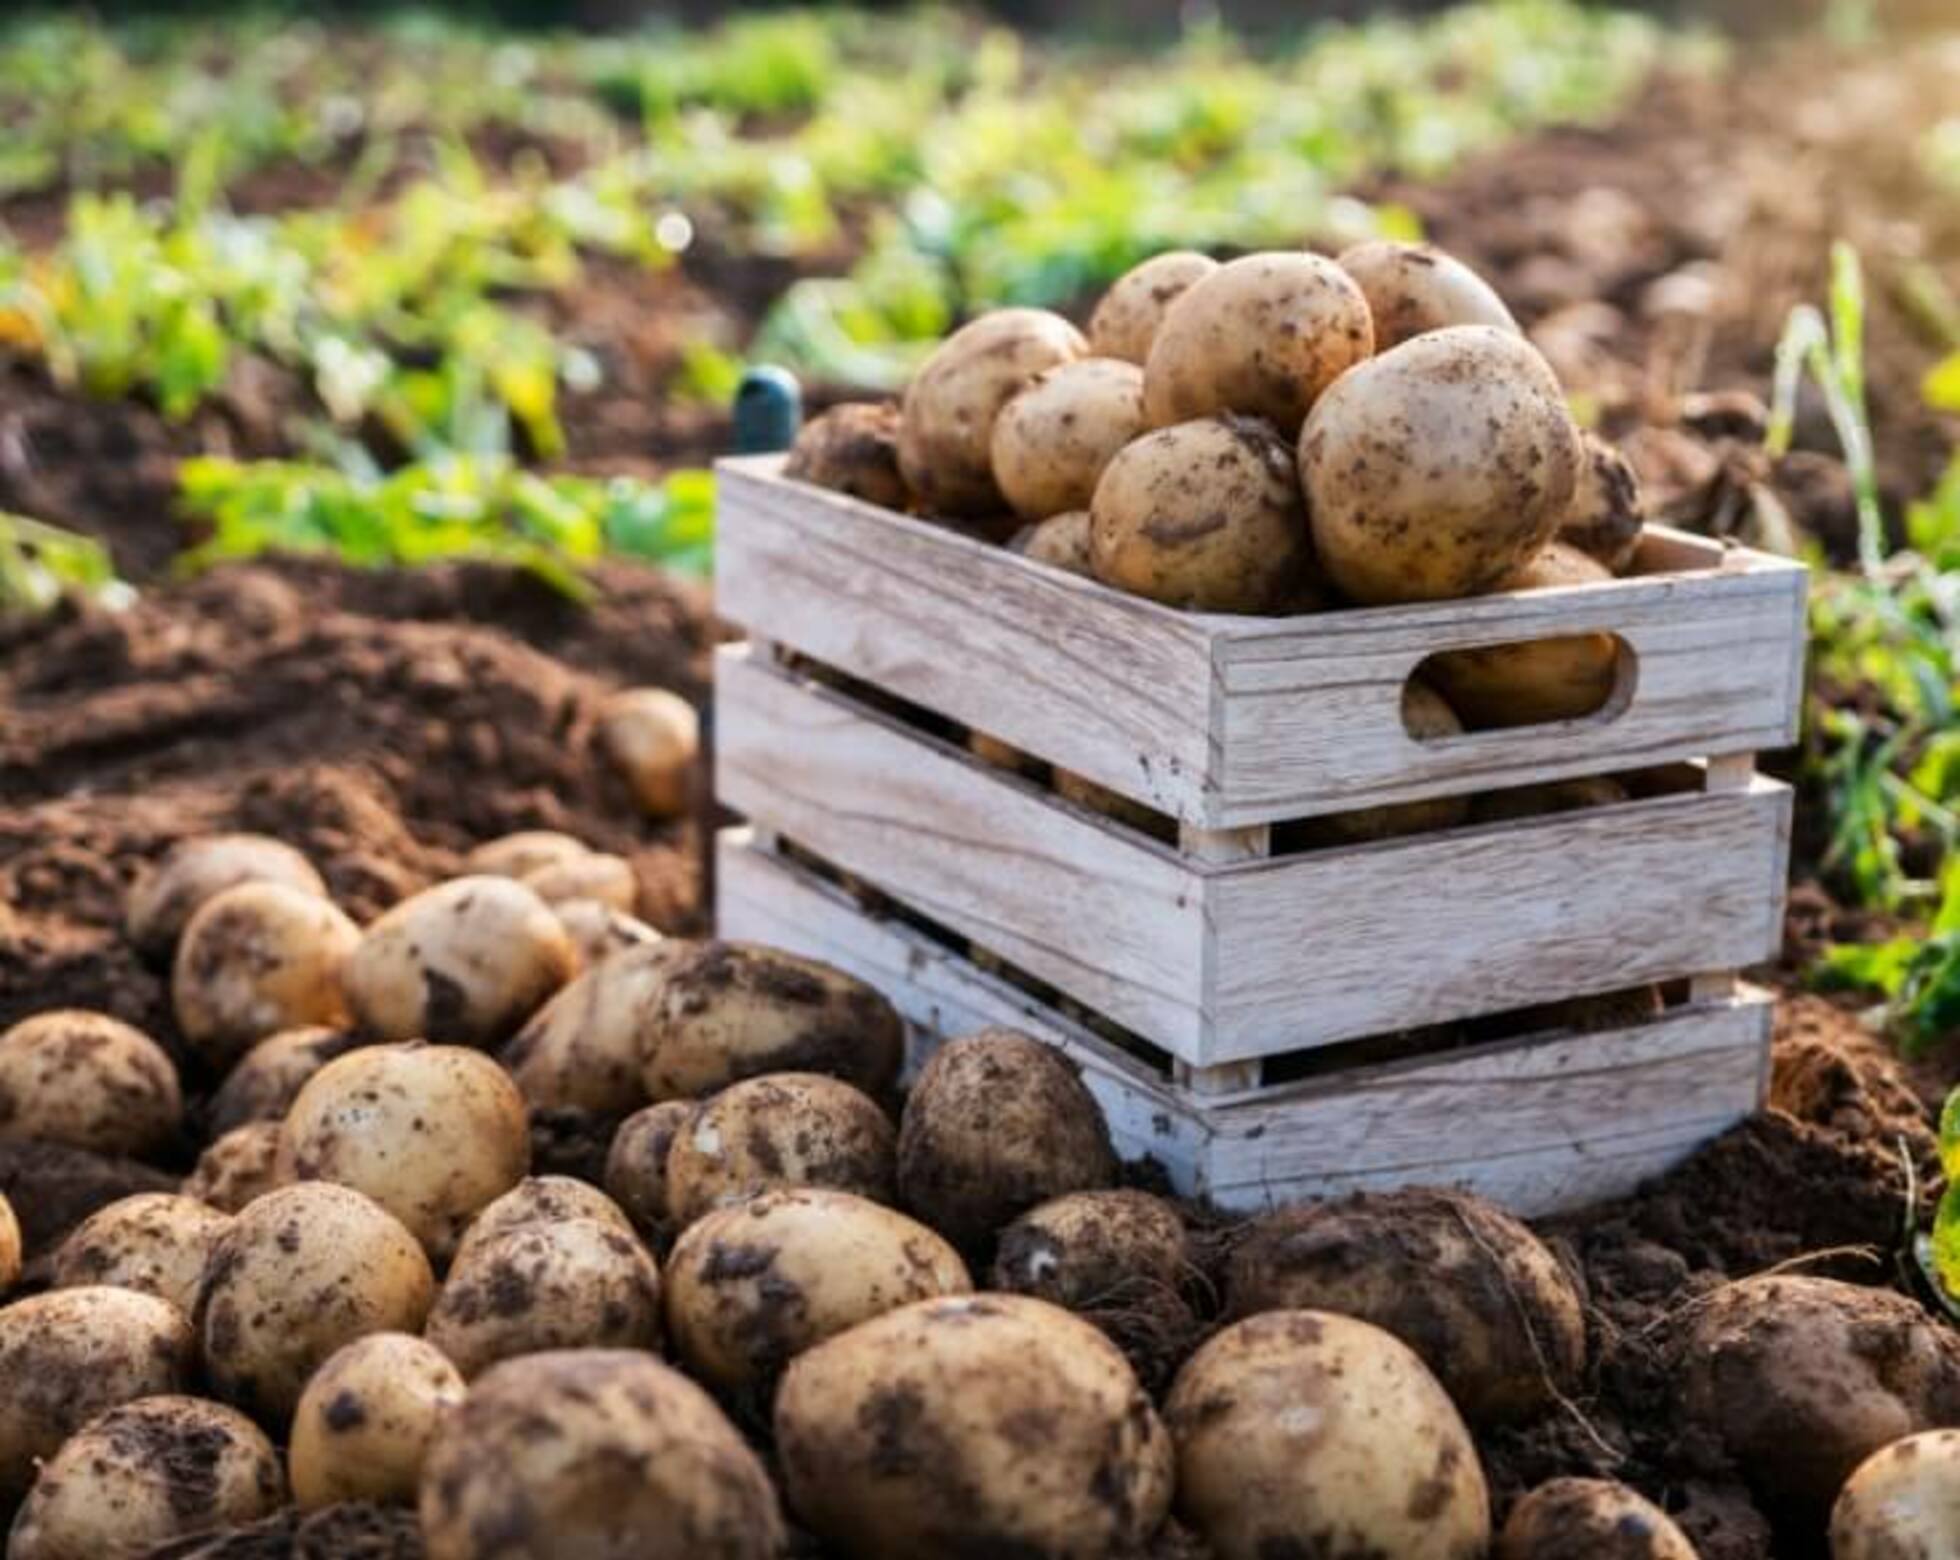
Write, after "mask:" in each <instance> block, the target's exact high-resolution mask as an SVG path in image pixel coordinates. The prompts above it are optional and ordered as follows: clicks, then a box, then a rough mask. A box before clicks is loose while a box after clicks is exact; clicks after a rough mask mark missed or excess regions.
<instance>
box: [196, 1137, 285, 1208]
mask: <svg viewBox="0 0 1960 1560" xmlns="http://www.w3.org/2000/svg"><path fill="white" fill-rule="evenodd" d="M278 1158H279V1123H278V1122H276V1121H248V1122H246V1123H245V1125H244V1126H242V1127H233V1128H232V1129H231V1131H229V1132H227V1133H225V1134H224V1135H223V1136H222V1137H219V1138H216V1139H213V1141H212V1142H211V1144H210V1145H209V1146H208V1147H207V1148H206V1149H205V1150H204V1152H203V1153H202V1154H200V1155H198V1157H197V1164H196V1165H195V1166H194V1167H193V1168H192V1170H191V1173H190V1174H189V1175H187V1176H185V1177H184V1180H183V1184H182V1185H181V1186H180V1187H179V1188H178V1190H179V1191H181V1192H182V1193H183V1194H184V1195H185V1196H186V1197H190V1198H194V1199H195V1200H196V1201H198V1202H201V1203H206V1204H208V1205H209V1206H211V1207H213V1208H216V1209H219V1210H220V1211H221V1212H224V1213H237V1212H239V1211H240V1210H241V1209H243V1208H244V1207H245V1206H246V1205H247V1204H248V1203H250V1202H251V1201H252V1200H253V1199H254V1198H258V1197H263V1196H264V1195H265V1194H266V1193H267V1192H269V1191H271V1190H272V1189H273V1188H274V1187H275V1186H277V1185H278V1184H279V1181H278V1172H277V1169H276V1166H277V1162H278Z"/></svg>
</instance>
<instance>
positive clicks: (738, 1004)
mask: <svg viewBox="0 0 1960 1560" xmlns="http://www.w3.org/2000/svg"><path fill="white" fill-rule="evenodd" d="M904 1048H905V1025H904V1022H903V1021H902V1020H901V1019H900V1018H899V1016H898V1010H897V1009H896V1008H894V1007H893V1006H892V1005H891V1003H889V1002H887V1001H886V1000H885V999H884V997H882V996H881V995H880V994H879V993H878V992H876V991H874V990H872V989H871V987H869V986H867V985H866V984H865V983H864V982H863V981H861V980H857V979H855V978H854V977H852V976H850V975H846V974H845V973H844V972H843V971H842V970H839V969H833V968H832V967H831V966H830V965H828V964H823V963H820V962H818V961H817V960H815V959H805V958H800V957H798V956H797V955H795V954H792V953H784V952H782V951H781V950H780V949H776V948H764V947H761V946H759V945H757V944H754V943H731V942H705V943H694V944H690V945H688V946H687V947H686V948H685V949H684V950H683V951H682V954H681V957H680V959H679V960H678V961H677V962H676V963H675V964H674V965H673V966H672V967H671V968H670V969H668V970H666V971H665V972H664V979H663V982H662V988H661V992H660V997H659V1000H658V1001H657V1002H656V1003H655V1004H654V1008H653V1015H652V1025H651V1027H650V1028H649V1029H648V1030H647V1031H646V1034H645V1042H644V1050H643V1052H642V1055H643V1056H644V1057H645V1066H644V1069H643V1079H644V1082H645V1085H646V1092H647V1094H648V1095H649V1096H650V1097H651V1098H652V1099H655V1100H670V1099H699V1098H700V1097H701V1096H703V1095H707V1094H712V1093H713V1092H714V1091H715V1090H717V1089H722V1088H726V1087H727V1086H728V1085H729V1084H731V1083H735V1082H737V1081H738V1080H740V1079H743V1078H753V1077H756V1076H757V1075H759V1074H762V1073H772V1072H820V1073H827V1074H829V1075H830V1076H831V1077H834V1078H842V1079H843V1080H844V1081H845V1082H846V1083H850V1084H855V1085H856V1086H857V1087H858V1088H860V1089H862V1090H864V1091H865V1093H867V1094H870V1095H873V1096H882V1095H885V1094H888V1093H889V1092H890V1090H891V1088H892V1085H893V1084H894V1083H896V1082H897V1080H898V1068H899V1063H900V1060H901V1059H902V1057H903V1054H904Z"/></svg>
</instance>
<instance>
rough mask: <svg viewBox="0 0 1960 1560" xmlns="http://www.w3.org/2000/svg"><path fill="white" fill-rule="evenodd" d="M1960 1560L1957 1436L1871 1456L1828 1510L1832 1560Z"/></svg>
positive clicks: (1947, 1433) (1910, 1439)
mask: <svg viewBox="0 0 1960 1560" xmlns="http://www.w3.org/2000/svg"><path fill="white" fill-rule="evenodd" d="M1956 1554H1960V1430H1927V1431H1924V1432H1922V1433H1921V1434H1919V1435H1909V1436H1906V1437H1905V1438H1904V1439H1902V1440H1898V1441H1894V1442H1893V1443H1892V1444H1891V1445H1890V1446H1887V1447H1884V1448H1882V1449H1880V1450H1879V1451H1876V1452H1873V1453H1872V1454H1871V1456H1869V1457H1867V1458H1866V1459H1865V1460H1864V1461H1863V1462H1862V1463H1860V1464H1859V1465H1858V1469H1857V1471H1856V1472H1855V1473H1853V1474H1852V1475H1851V1478H1850V1480H1849V1481H1848V1482H1847V1483H1846V1484H1845V1486H1844V1489H1843V1491H1842V1492H1841V1493H1840V1494H1839V1495H1838V1498H1837V1504H1836V1505H1835V1506H1834V1507H1832V1509H1831V1560H1945V1557H1946V1556H1949V1555H1956ZM1670 1560H1671V1557H1670Z"/></svg>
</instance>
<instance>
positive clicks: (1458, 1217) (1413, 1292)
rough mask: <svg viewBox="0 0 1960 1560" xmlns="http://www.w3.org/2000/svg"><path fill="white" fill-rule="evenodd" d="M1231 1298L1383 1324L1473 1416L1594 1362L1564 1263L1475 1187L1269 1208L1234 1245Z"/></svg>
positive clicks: (1516, 1412) (1495, 1415)
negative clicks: (1471, 1190) (1472, 1191)
mask: <svg viewBox="0 0 1960 1560" xmlns="http://www.w3.org/2000/svg"><path fill="white" fill-rule="evenodd" d="M1225 1307H1226V1314H1227V1315H1229V1316H1233V1317H1242V1316H1251V1315H1253V1314H1255V1313H1257V1312H1260V1311H1278V1310H1314V1311H1338V1312H1340V1313H1341V1314H1342V1315H1344V1316H1358V1317H1360V1318H1361V1319H1362V1320H1363V1321H1366V1322H1371V1323H1373V1324H1374V1325H1375V1326H1377V1327H1380V1328H1383V1329H1384V1330H1386V1331H1388V1332H1391V1333H1393V1334H1394V1335H1395V1336H1396V1337H1397V1338H1400V1339H1401V1340H1402V1342H1404V1343H1405V1344H1407V1345H1408V1346H1409V1347H1410V1348H1412V1349H1414V1350H1415V1351H1416V1353H1417V1354H1418V1355H1420V1356H1421V1357H1422V1359H1423V1361H1424V1363H1425V1364H1427V1365H1428V1366H1429V1368H1430V1369H1431V1370H1433V1371H1435V1372H1436V1374H1437V1375H1438V1376H1439V1377H1440V1378H1441V1379H1442V1382H1443V1385H1444V1386H1445V1387H1446V1388H1448V1390H1449V1394H1450V1397H1451V1398H1452V1399H1453V1400H1454V1401H1455V1403H1456V1406H1457V1407H1458V1408H1459V1409H1461V1410H1462V1412H1463V1417H1464V1418H1465V1419H1467V1420H1469V1421H1470V1423H1472V1424H1473V1425H1489V1424H1501V1423H1504V1422H1507V1421H1510V1420H1516V1419H1520V1418H1523V1417H1525V1416H1527V1415H1530V1414H1533V1413H1536V1412H1538V1411H1539V1410H1540V1409H1543V1408H1544V1407H1546V1406H1547V1405H1548V1404H1549V1403H1550V1402H1551V1401H1552V1393H1553V1392H1554V1391H1563V1390H1569V1389H1570V1388H1571V1387H1572V1386H1573V1384H1574V1382H1575V1381H1576V1379H1577V1377H1578V1375H1579V1372H1580V1371H1581V1370H1582V1369H1584V1367H1585V1361H1586V1326H1585V1313H1584V1309H1583V1305H1582V1302H1581V1300H1580V1296H1579V1293H1578V1291H1577V1289H1576V1288H1575V1287H1574V1285H1573V1283H1572V1280H1571V1278H1570V1277H1569V1276H1568V1275H1567V1274H1566V1271H1565V1269H1564V1268H1563V1267H1561V1266H1560V1265H1559V1262H1558V1259H1557V1258H1556V1257H1554V1256H1553V1255H1552V1253H1551V1252H1550V1251H1549V1250H1548V1249H1547V1248H1546V1246H1545V1245H1544V1243H1543V1242H1542V1241H1540V1240H1539V1239H1538V1237H1537V1236H1536V1235H1534V1234H1532V1233H1531V1231H1530V1230H1528V1229H1526V1228H1525V1226H1524V1225H1523V1224H1521V1223H1519V1222H1518V1221H1517V1220H1516V1219H1514V1218H1512V1217H1511V1216H1510V1215H1509V1214H1508V1213H1506V1212H1504V1210H1503V1209H1501V1208H1499V1207H1497V1206H1496V1205H1494V1204H1492V1203H1488V1202H1485V1201H1484V1200H1483V1199H1482V1198H1480V1197H1475V1196H1472V1195H1471V1194H1470V1193H1468V1192H1457V1191H1444V1190H1439V1189H1433V1188H1429V1187H1410V1188H1407V1189H1405V1190H1402V1191H1394V1192H1361V1193H1357V1194H1355V1195H1354V1196H1352V1197H1347V1198H1343V1199H1341V1200H1339V1201H1335V1202H1325V1203H1310V1204H1306V1205H1303V1206H1300V1207H1297V1208H1286V1209H1282V1210H1280V1211H1278V1212H1276V1213H1271V1214H1267V1215H1265V1216H1264V1217H1262V1218H1260V1219H1257V1220H1255V1221H1253V1223H1252V1224H1251V1225H1250V1226H1249V1227H1248V1228H1247V1230H1246V1232H1245V1233H1244V1235H1243V1237H1242V1238H1241V1239H1240V1240H1239V1242H1238V1243H1237V1245H1236V1246H1235V1247H1234V1249H1233V1252H1232V1255H1231V1259H1230V1261H1229V1262H1228V1264H1227V1266H1226V1272H1225Z"/></svg>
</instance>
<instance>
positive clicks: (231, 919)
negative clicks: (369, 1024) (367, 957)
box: [170, 883, 361, 1068]
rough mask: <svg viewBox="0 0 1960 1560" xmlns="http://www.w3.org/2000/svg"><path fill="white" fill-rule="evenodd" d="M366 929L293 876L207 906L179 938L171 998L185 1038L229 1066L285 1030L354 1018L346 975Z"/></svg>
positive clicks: (231, 891)
mask: <svg viewBox="0 0 1960 1560" xmlns="http://www.w3.org/2000/svg"><path fill="white" fill-rule="evenodd" d="M360 941H361V931H360V928H359V927H357V926H356V925H355V924H354V923H353V922H352V921H350V920H348V919H347V917H346V916H344V915H342V914H341V912H340V911H339V910H338V909H337V908H335V906H334V905H333V904H331V903H330V902H329V901H327V900H325V899H322V898H320V897H319V896H318V895H317V894H311V893H308V892H306V891H305V890H303V889H297V888H289V887H287V886H286V885H285V884H284V883H241V884H239V885H238V886H237V887H236V888H228V889H226V890H225V891H224V892H223V893H220V894H214V895H213V896H212V897H211V898H209V899H207V900H205V902H204V903H203V905H202V906H201V907H199V909H198V912H197V914H195V915H193V916H192V917H191V919H190V924H189V925H188V926H186V927H185V928H184V935H183V937H182V939H181V940H180V941H179V942H178V944H177V962H176V964H175V965H174V966H173V967H172V970H171V975H170V1000H171V1004H172V1006H173V1007H174V1008H175V1010H176V1014H177V1027H178V1028H179V1029H180V1030H182V1031H183V1035H184V1041H185V1043H186V1044H187V1045H188V1046H189V1047H190V1048H191V1049H192V1050H193V1051H195V1052H196V1053H197V1055H198V1056H200V1057H201V1058H202V1059H203V1060H204V1061H205V1062H206V1063H208V1064H209V1065H211V1066H212V1067H218V1068H224V1067H229V1066H231V1065H232V1063H234V1062H236V1061H237V1060H238V1059H239V1057H241V1056H243V1055H244V1054H245V1053H246V1052H247V1051H248V1050H250V1049H251V1048H252V1047H253V1046H255V1045H257V1044H258V1043H259V1041H261V1040H263V1039H265V1038H266V1037H267V1036H268V1035H276V1034H278V1033H279V1032H280V1031H281V1030H283V1029H299V1028H302V1027H304V1026H306V1025H309V1024H327V1025H340V1024H344V1023H345V1022H346V1021H347V998H346V996H345V994H344V993H343V991H342V988H341V977H342V974H343V971H344V970H345V968H346V966H347V964H348V961H349V959H350V956H351V955H352V954H353V952H354V949H355V947H356V945H357V944H358V943H359V942H360Z"/></svg>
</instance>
